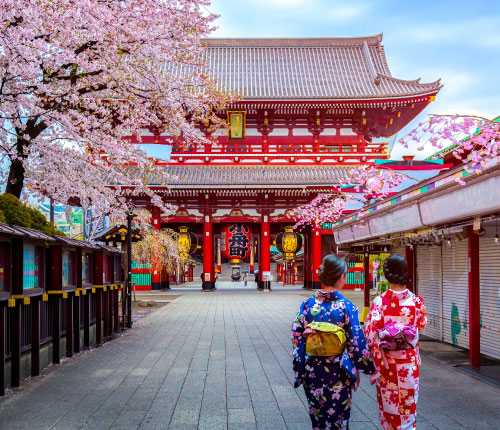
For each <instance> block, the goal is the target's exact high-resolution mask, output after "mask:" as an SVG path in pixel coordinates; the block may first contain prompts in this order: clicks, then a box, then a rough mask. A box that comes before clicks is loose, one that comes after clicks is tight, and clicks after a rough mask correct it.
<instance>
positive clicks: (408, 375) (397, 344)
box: [365, 255, 427, 430]
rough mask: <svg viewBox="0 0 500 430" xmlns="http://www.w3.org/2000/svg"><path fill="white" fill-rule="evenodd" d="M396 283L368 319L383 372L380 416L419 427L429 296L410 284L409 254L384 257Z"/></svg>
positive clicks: (388, 429)
mask: <svg viewBox="0 0 500 430" xmlns="http://www.w3.org/2000/svg"><path fill="white" fill-rule="evenodd" d="M384 275H385V277H386V278H387V280H388V281H389V282H390V284H391V287H390V289H388V290H387V291H386V292H385V293H384V294H382V295H381V296H378V297H376V298H375V300H374V301H373V303H372V306H371V308H370V312H369V314H368V316H367V318H366V321H365V335H366V338H367V340H368V345H369V347H370V350H371V353H372V357H373V360H374V363H375V368H376V370H377V372H376V373H375V374H374V375H372V376H371V377H370V379H371V382H372V384H373V383H376V384H377V400H378V405H379V417H380V422H381V423H382V427H383V428H384V429H385V430H409V429H414V428H416V415H417V412H416V407H417V400H418V378H419V376H418V375H419V367H420V354H419V350H418V334H419V332H420V331H421V330H423V329H424V327H425V324H426V322H427V319H426V311H425V306H424V302H423V300H422V299H421V298H420V297H418V296H416V295H415V294H413V293H412V292H411V291H409V290H408V289H407V288H406V285H407V284H408V283H409V282H410V276H409V274H408V264H407V262H406V260H405V259H404V257H402V256H400V255H391V256H390V257H389V258H388V259H387V260H385V262H384Z"/></svg>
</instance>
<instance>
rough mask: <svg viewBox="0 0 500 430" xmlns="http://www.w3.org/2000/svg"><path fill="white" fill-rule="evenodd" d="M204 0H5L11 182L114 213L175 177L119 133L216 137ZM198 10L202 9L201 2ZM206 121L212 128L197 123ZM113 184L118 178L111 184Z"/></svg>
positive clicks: (3, 49) (0, 60) (0, 14)
mask: <svg viewBox="0 0 500 430" xmlns="http://www.w3.org/2000/svg"><path fill="white" fill-rule="evenodd" d="M208 4H209V3H208V1H207V0H162V1H157V0H127V1H108V2H103V1H98V0H79V1H74V0H52V1H47V0H30V1H29V2H26V1H25V0H5V1H3V2H1V3H0V20H1V29H0V32H1V37H0V100H1V102H0V141H1V145H0V155H1V157H2V160H3V161H4V162H5V161H7V162H8V163H10V164H9V165H10V168H9V169H4V170H8V171H4V172H3V177H2V179H3V181H4V183H5V184H6V191H7V192H9V193H11V194H14V195H17V196H19V195H20V194H21V191H22V190H23V197H26V196H28V195H30V194H31V195H37V196H40V194H43V195H46V196H50V197H53V198H54V200H55V201H57V202H61V203H67V202H69V203H74V204H79V205H81V206H83V207H89V206H93V207H94V208H95V210H96V211H100V212H103V213H109V214H112V215H119V214H121V213H123V210H124V208H126V207H127V200H130V198H132V197H134V196H138V195H146V196H147V198H149V199H151V200H152V202H153V204H155V205H156V206H159V207H161V208H162V209H163V210H165V211H168V210H169V209H170V208H169V207H168V206H167V205H164V204H163V202H162V199H161V197H160V196H158V195H157V194H155V193H154V192H153V191H152V190H151V189H150V188H149V187H148V184H162V185H166V184H168V182H169V180H170V177H169V176H168V175H166V174H165V173H164V171H163V169H162V168H161V167H160V166H158V163H157V162H156V160H153V159H150V158H148V157H147V156H146V154H145V152H144V151H142V150H141V149H140V147H139V146H138V145H135V144H132V143H130V141H128V140H125V139H124V136H129V135H134V136H141V132H143V130H144V129H146V128H148V129H149V130H150V131H153V133H154V134H156V135H159V134H165V135H167V136H169V138H170V139H171V140H172V141H173V140H175V139H177V138H178V137H181V138H182V139H183V140H184V141H185V142H186V144H191V145H199V144H210V143H211V140H210V139H208V138H207V137H205V136H206V135H209V134H210V132H213V131H214V130H216V129H217V128H218V127H220V126H221V124H222V120H221V119H220V118H219V117H218V116H217V111H218V110H220V109H223V108H224V106H225V105H226V103H227V102H229V101H231V100H232V99H231V98H230V97H229V96H228V95H227V94H225V93H221V92H219V91H217V89H216V85H215V82H214V81H213V80H212V79H211V78H210V74H209V73H208V71H207V67H206V64H205V63H204V60H203V58H204V57H203V53H204V45H203V42H202V40H201V38H202V37H205V36H207V35H208V34H209V33H210V32H211V31H212V29H213V28H212V22H213V20H214V18H215V16H214V15H212V14H207V13H206V11H205V9H204V8H205V7H206V6H207V5H208ZM202 8H203V10H202ZM202 130H205V131H207V133H202ZM109 185H114V187H109Z"/></svg>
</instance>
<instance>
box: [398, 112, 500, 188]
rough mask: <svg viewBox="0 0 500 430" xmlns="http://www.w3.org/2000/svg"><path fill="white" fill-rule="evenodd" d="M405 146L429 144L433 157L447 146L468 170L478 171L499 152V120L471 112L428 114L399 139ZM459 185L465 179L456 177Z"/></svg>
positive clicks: (471, 171) (442, 153)
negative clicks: (425, 118)
mask: <svg viewBox="0 0 500 430" xmlns="http://www.w3.org/2000/svg"><path fill="white" fill-rule="evenodd" d="M400 143H401V144H402V145H403V146H404V147H405V148H409V147H410V146H417V145H418V147H417V149H418V150H419V151H423V150H425V149H427V148H432V149H433V150H434V152H437V154H436V155H435V157H434V158H439V157H442V156H444V154H445V153H444V152H441V153H440V151H441V150H443V149H445V148H450V149H451V150H452V152H453V155H454V156H455V157H456V158H457V159H458V160H461V161H462V162H463V163H464V165H465V169H466V170H467V172H468V173H476V174H478V175H479V174H481V173H482V171H483V170H484V168H485V166H486V165H487V163H488V161H490V160H492V159H494V158H496V157H497V156H498V155H499V154H500V123H499V122H498V121H492V120H489V119H487V118H483V117H480V116H474V115H431V116H430V118H429V120H428V121H425V122H420V123H419V124H418V125H417V127H416V128H415V129H413V130H412V131H411V132H409V133H408V134H407V135H406V136H405V137H403V138H402V139H400ZM456 181H457V182H458V183H460V184H461V185H465V182H464V181H463V180H461V179H460V178H458V179H456Z"/></svg>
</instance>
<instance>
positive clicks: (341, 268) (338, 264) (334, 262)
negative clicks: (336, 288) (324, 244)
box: [318, 254, 348, 286]
mask: <svg viewBox="0 0 500 430" xmlns="http://www.w3.org/2000/svg"><path fill="white" fill-rule="evenodd" d="M347 271H348V267H347V263H346V262H345V260H344V259H343V258H340V257H339V256H337V255H335V254H329V255H327V256H326V257H325V258H324V259H323V263H322V264H321V267H320V268H319V271H318V278H319V280H320V281H321V282H322V283H323V284H324V285H328V286H333V285H335V284H336V283H337V281H338V280H339V279H340V277H341V276H342V275H344V274H346V273H347Z"/></svg>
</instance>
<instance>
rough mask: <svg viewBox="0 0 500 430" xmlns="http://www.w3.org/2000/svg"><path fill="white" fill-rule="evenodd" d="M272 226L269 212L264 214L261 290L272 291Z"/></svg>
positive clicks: (261, 231)
mask: <svg viewBox="0 0 500 430" xmlns="http://www.w3.org/2000/svg"><path fill="white" fill-rule="evenodd" d="M270 235H271V224H270V222H269V212H267V211H263V212H262V221H261V229H260V267H259V278H260V281H261V283H260V288H261V289H263V290H270V289H271V281H270V279H271V237H270Z"/></svg>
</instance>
